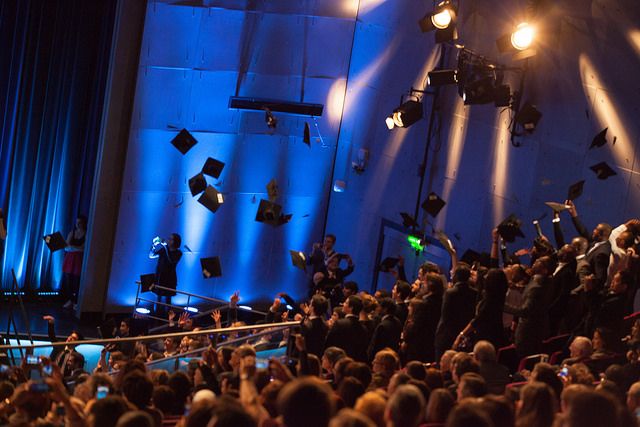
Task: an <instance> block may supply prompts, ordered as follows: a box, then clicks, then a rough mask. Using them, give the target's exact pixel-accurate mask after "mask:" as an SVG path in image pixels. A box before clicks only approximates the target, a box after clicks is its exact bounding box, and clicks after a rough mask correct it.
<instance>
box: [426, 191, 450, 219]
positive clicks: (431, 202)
mask: <svg viewBox="0 0 640 427" xmlns="http://www.w3.org/2000/svg"><path fill="white" fill-rule="evenodd" d="M446 204H447V203H446V202H445V201H444V200H442V199H441V198H440V196H438V195H437V194H436V193H434V192H431V193H429V195H428V196H427V200H425V201H424V203H422V209H424V210H425V211H427V213H428V214H429V215H431V216H432V217H435V216H436V215H438V213H440V211H441V210H442V208H443V207H444V205H446Z"/></svg>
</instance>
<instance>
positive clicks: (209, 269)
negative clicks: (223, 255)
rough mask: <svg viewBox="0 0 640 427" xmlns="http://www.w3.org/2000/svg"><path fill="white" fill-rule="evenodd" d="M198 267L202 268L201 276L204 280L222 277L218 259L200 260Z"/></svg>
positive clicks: (215, 257)
mask: <svg viewBox="0 0 640 427" xmlns="http://www.w3.org/2000/svg"><path fill="white" fill-rule="evenodd" d="M200 267H201V268H202V275H203V276H204V278H205V279H211V278H212V277H220V276H222V268H221V267H220V257H217V256H214V257H211V258H200Z"/></svg>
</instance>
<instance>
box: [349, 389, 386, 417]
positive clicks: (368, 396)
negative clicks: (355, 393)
mask: <svg viewBox="0 0 640 427" xmlns="http://www.w3.org/2000/svg"><path fill="white" fill-rule="evenodd" d="M386 406H387V400H386V399H385V397H384V396H383V395H382V393H380V392H379V391H368V392H366V393H365V394H363V395H362V396H360V397H359V398H358V400H357V401H356V404H355V406H354V407H353V408H354V409H355V410H356V411H358V412H360V413H362V414H364V415H366V416H367V417H368V418H369V419H370V420H371V421H373V422H374V424H376V425H377V426H384V425H385V422H384V409H385V407H386Z"/></svg>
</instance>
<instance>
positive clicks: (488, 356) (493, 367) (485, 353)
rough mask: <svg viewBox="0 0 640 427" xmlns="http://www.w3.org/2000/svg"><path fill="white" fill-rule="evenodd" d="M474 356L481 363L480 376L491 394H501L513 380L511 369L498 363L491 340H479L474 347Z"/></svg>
mask: <svg viewBox="0 0 640 427" xmlns="http://www.w3.org/2000/svg"><path fill="white" fill-rule="evenodd" d="M473 356H474V357H475V359H476V361H477V362H478V364H479V365H480V371H479V373H480V376H482V378H484V380H485V382H486V384H487V391H488V392H489V393H490V394H498V395H501V394H503V393H504V389H505V386H506V385H507V384H509V383H510V382H511V377H510V375H509V369H508V368H507V367H506V366H503V365H501V364H499V363H498V358H497V356H496V349H495V347H494V346H493V344H491V343H490V342H489V341H484V340H481V341H478V342H477V343H476V345H475V346H474V347H473Z"/></svg>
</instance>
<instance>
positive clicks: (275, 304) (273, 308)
mask: <svg viewBox="0 0 640 427" xmlns="http://www.w3.org/2000/svg"><path fill="white" fill-rule="evenodd" d="M281 305H282V301H280V297H275V298H274V300H273V304H271V307H270V308H269V310H271V312H273V313H277V312H278V310H279V309H280V306H281Z"/></svg>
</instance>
